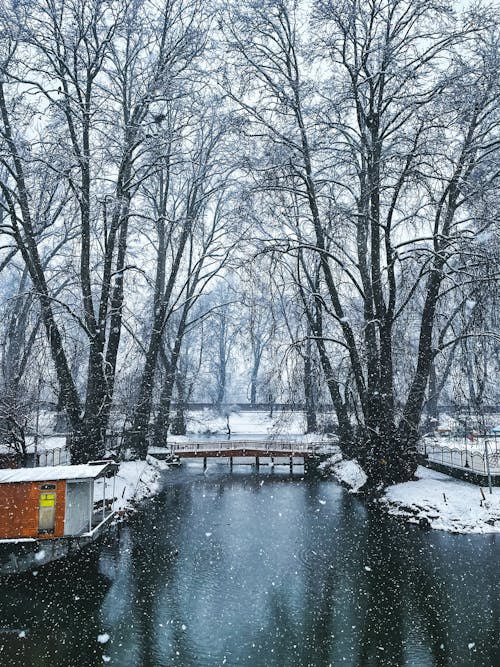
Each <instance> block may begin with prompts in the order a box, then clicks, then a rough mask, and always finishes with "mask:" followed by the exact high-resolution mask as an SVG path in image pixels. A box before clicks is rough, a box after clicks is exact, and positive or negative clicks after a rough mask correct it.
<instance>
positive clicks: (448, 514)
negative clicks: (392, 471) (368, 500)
mask: <svg viewBox="0 0 500 667" xmlns="http://www.w3.org/2000/svg"><path fill="white" fill-rule="evenodd" d="M416 476H417V478H418V479H416V480H415V481H412V482H405V483H404V484H395V485H394V486H390V487H389V488H388V489H387V490H386V492H385V494H384V496H383V497H382V499H381V501H380V502H381V504H382V505H383V506H384V507H386V508H387V510H388V512H389V514H391V515H393V516H399V517H403V518H404V519H406V520H408V521H409V522H411V523H419V522H421V521H422V520H423V521H428V522H429V525H430V527H431V528H435V529H437V530H446V531H448V532H452V533H500V488H498V487H495V488H493V493H492V494H490V493H489V491H488V489H483V493H484V498H483V495H482V493H481V488H480V487H479V486H478V485H476V484H470V483H469V482H464V481H461V480H458V479H454V478H452V477H449V476H448V475H443V474H442V473H439V472H436V471H435V470H430V469H428V468H424V467H423V466H419V467H418V469H417V475H416Z"/></svg>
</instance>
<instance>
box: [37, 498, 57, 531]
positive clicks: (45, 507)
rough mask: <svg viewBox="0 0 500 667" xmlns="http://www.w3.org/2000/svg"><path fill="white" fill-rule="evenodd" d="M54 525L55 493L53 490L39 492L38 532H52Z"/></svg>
mask: <svg viewBox="0 0 500 667" xmlns="http://www.w3.org/2000/svg"><path fill="white" fill-rule="evenodd" d="M55 527H56V494H55V493H54V492H49V493H46V492H44V493H41V494H40V511H39V513H38V532H39V533H53V532H54V528H55Z"/></svg>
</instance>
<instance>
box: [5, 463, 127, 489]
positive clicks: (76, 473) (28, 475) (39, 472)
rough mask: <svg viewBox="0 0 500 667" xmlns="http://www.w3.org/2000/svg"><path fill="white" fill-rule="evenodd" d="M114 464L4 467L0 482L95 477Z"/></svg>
mask: <svg viewBox="0 0 500 667" xmlns="http://www.w3.org/2000/svg"><path fill="white" fill-rule="evenodd" d="M114 465H115V464H114V463H113V462H104V463H98V464H91V463H84V464H80V465H74V466H47V467H43V468H13V469H11V468H6V469H4V470H0V484H9V483H12V482H55V481H56V480H61V479H69V480H75V479H96V478H97V477H101V476H102V475H104V474H105V473H106V472H107V471H108V469H111V468H112V466H114Z"/></svg>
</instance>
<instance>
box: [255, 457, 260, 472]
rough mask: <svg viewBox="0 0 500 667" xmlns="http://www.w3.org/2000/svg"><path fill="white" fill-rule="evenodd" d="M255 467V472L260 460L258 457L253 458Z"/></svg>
mask: <svg viewBox="0 0 500 667" xmlns="http://www.w3.org/2000/svg"><path fill="white" fill-rule="evenodd" d="M255 467H256V468H257V470H258V469H259V468H260V460H259V457H258V456H256V457H255Z"/></svg>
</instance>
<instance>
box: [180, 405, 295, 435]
mask: <svg viewBox="0 0 500 667" xmlns="http://www.w3.org/2000/svg"><path fill="white" fill-rule="evenodd" d="M227 423H228V418H226V417H225V416H221V415H217V414H216V413H214V411H213V410H209V409H206V410H203V411H196V412H190V413H189V414H188V422H187V429H188V433H189V434H197V435H200V434H207V435H208V434H227ZM229 427H230V429H231V435H249V434H253V435H266V436H267V435H271V434H276V435H279V434H280V433H281V434H286V435H299V434H303V433H304V432H305V430H306V424H305V415H304V413H302V412H281V411H279V412H275V413H274V414H273V416H272V417H270V416H269V412H265V411H255V412H251V411H241V412H231V413H230V414H229Z"/></svg>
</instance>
